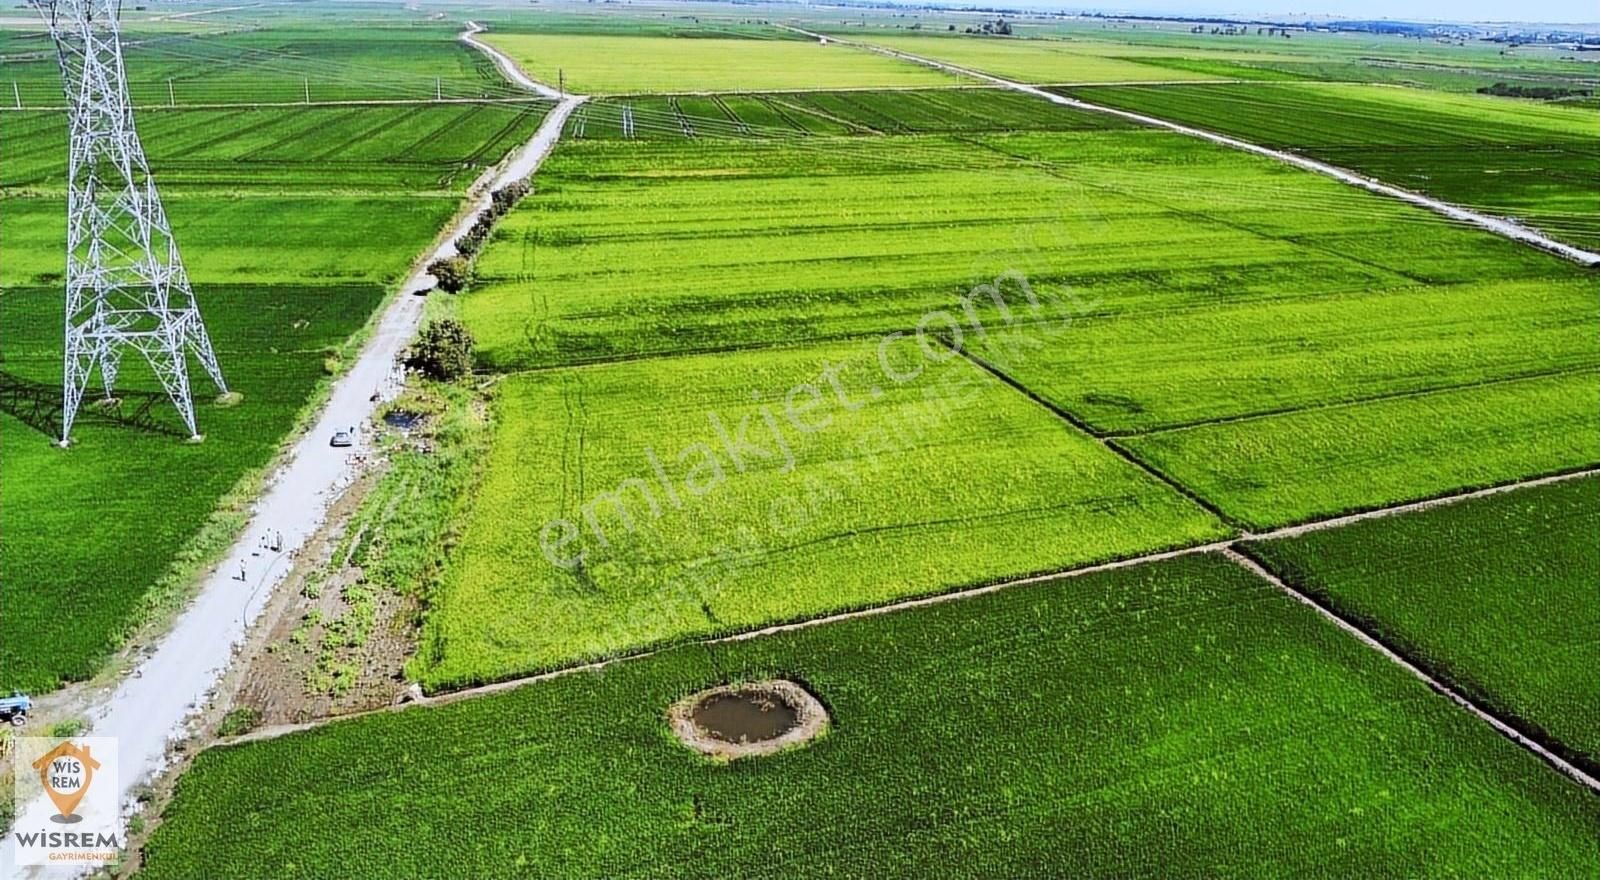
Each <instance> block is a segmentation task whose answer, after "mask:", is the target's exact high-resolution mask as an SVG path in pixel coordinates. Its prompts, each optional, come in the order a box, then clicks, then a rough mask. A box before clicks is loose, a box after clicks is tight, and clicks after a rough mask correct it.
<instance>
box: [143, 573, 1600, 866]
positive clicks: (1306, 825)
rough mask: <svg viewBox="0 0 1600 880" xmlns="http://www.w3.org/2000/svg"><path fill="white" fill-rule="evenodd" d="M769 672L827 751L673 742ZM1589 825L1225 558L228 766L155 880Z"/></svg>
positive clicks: (1589, 804)
mask: <svg viewBox="0 0 1600 880" xmlns="http://www.w3.org/2000/svg"><path fill="white" fill-rule="evenodd" d="M772 674H780V675H785V676H789V677H792V678H796V679H798V680H801V681H803V682H805V683H806V684H807V685H808V686H809V687H810V688H812V689H813V690H814V691H815V692H816V693H817V695H818V696H819V697H820V698H821V699H822V700H823V701H824V702H825V703H826V704H827V706H828V708H829V710H830V711H831V713H832V715H833V719H834V725H835V726H834V728H833V730H832V731H831V732H830V733H828V735H827V736H825V737H824V738H823V739H821V740H819V741H817V742H816V743H814V744H812V745H811V746H809V747H807V748H803V749H800V750H797V751H792V752H788V753H785V754H782V755H779V756H776V757H772V758H765V759H760V760H758V761H748V762H737V763H735V764H733V765H723V764H717V763H713V762H710V761H708V760H705V759H703V758H701V757H700V756H698V755H696V754H693V753H691V752H689V751H688V750H687V749H685V748H683V747H682V746H680V745H678V744H677V743H676V742H675V741H674V740H673V739H672V737H671V735H670V734H669V732H668V729H667V726H666V723H665V720H664V718H663V713H664V710H665V707H666V706H667V705H668V704H669V703H670V702H672V701H673V700H675V699H677V698H679V697H681V696H683V695H684V694H687V693H691V692H693V691H696V690H698V689H700V688H703V687H706V686H709V685H713V684H716V683H718V682H720V681H723V680H727V679H732V680H739V679H743V678H753V677H761V676H768V675H772ZM508 767H512V768H515V772H512V773H508V772H507V768H508ZM220 816H226V817H228V821H227V822H225V823H224V822H219V821H217V817H220ZM1597 824H1600V802H1597V801H1596V800H1595V798H1594V797H1593V796H1592V795H1591V794H1589V793H1588V792H1585V791H1583V790H1582V789H1580V788H1578V787H1576V786H1574V785H1572V784H1571V783H1569V782H1568V781H1567V780H1565V779H1564V778H1562V777H1561V776H1559V775H1557V774H1555V773H1553V772H1551V771H1550V770H1549V768H1547V767H1545V766H1544V765H1543V764H1541V763H1540V762H1539V761H1538V759H1536V758H1534V757H1533V756H1531V755H1529V754H1527V753H1525V752H1523V751H1522V750H1521V749H1519V748H1518V747H1516V746H1515V745H1513V744H1512V743H1511V742H1509V741H1508V740H1505V739H1503V738H1501V737H1500V736H1499V735H1498V734H1496V733H1494V732H1493V731H1492V730H1491V729H1489V728H1488V727H1487V726H1485V725H1483V724H1482V723H1480V722H1478V721H1477V720H1476V719H1474V718H1472V717H1471V716H1469V715H1467V714H1465V713H1462V712H1459V711H1457V710H1456V709H1455V708H1454V707H1453V706H1451V705H1450V704H1449V703H1448V702H1446V701H1444V700H1441V699H1440V698H1438V696H1437V695H1435V694H1434V693H1432V692H1431V691H1430V690H1429V689H1428V688H1427V687H1426V686H1424V685H1423V684H1422V683H1421V682H1418V681H1416V680H1414V679H1412V678H1410V677H1409V676H1407V675H1406V674H1405V673H1404V672H1402V671H1400V670H1399V669H1398V668H1396V667H1395V666H1393V665H1391V664H1390V663H1388V661H1386V660H1384V659H1383V658H1382V657H1380V656H1378V655H1377V654H1375V653H1373V652H1371V651H1369V650H1367V649H1366V648H1365V647H1363V646H1362V645H1361V644H1359V643H1358V642H1355V641H1354V640H1352V639H1350V638H1348V637H1347V636H1346V635H1345V634H1343V633H1342V632H1340V631H1338V630H1336V629H1335V628H1333V627H1332V626H1330V625H1328V624H1327V623H1325V622H1324V621H1323V620H1321V619H1320V618H1319V617H1317V616H1316V615H1315V613H1314V612H1312V611H1310V610H1309V609H1307V608H1305V607H1304V606H1301V605H1299V604H1297V603H1295V602H1293V601H1291V600H1290V599H1288V598H1287V597H1285V596H1284V595H1282V594H1281V593H1278V592H1276V591H1275V590H1274V589H1273V588H1271V587H1270V586H1268V585H1267V584H1265V583H1264V582H1262V581H1260V580H1257V579H1255V578H1253V577H1251V576H1249V575H1248V574H1247V573H1246V572H1245V571H1244V570H1243V569H1241V568H1238V567H1236V566H1232V565H1230V564H1229V563H1226V562H1224V561H1222V560H1220V559H1217V558H1214V557H1209V556H1208V557H1190V558H1187V559H1181V560H1173V561H1171V562H1168V563H1164V564H1161V565H1157V566H1142V567H1138V568H1133V569H1126V570H1122V571H1117V572H1113V573H1107V574H1101V575H1090V576H1084V577H1080V578H1074V579H1070V580H1067V581H1064V582H1059V583H1053V584H1048V585H1037V586H1032V587H1026V588H1019V589H1013V590H1007V591H1002V592H999V593H994V594H989V595H985V596H979V597H975V598H972V599H969V600H962V601H958V602H953V603H947V604H943V605H936V606H932V607H927V608H920V609H915V610H910V611H905V612H900V613H895V614H889V615H883V616H873V617H866V618H862V619H857V620H851V621H846V622H841V623H834V624H828V625H825V626H819V627H815V628H811V629H806V630H802V631H798V632H790V633H784V634H779V635H775V636H772V637H768V638H762V639H758V640H752V641H745V642H737V643H731V644H725V645H712V646H709V647H699V646H696V647H693V648H685V649H682V650H676V651H671V652H668V653H666V654H663V655H660V656H656V657H652V658H647V659H644V660H640V661H629V662H624V663H622V664H619V665H614V666H612V667H609V668H608V669H606V670H605V671H604V672H603V673H601V674H578V675H572V676H569V677H564V678H560V679H557V680H554V681H548V682H543V683H540V684H536V685H532V686H527V687H523V688H518V689H516V690H513V691H510V692H506V693H500V694H495V695H492V696H484V697H480V698H476V699H472V700H467V701H463V702H459V703H455V704H453V705H448V706H443V707H438V708H428V709H408V710H405V711H402V712H397V713H380V714H377V715H373V716H370V717H367V718H362V719H359V720H354V721H347V722H338V723H334V724H332V725H329V726H326V727H323V728H320V729H318V730H315V731H312V732H308V733H301V734H294V735H290V736H286V737H283V738H281V739H276V740H272V741H268V742H263V743H253V744H248V745H243V746H238V747H224V748H217V749H212V750H210V751H208V752H206V753H204V754H202V755H201V756H200V757H199V759H198V760H197V761H196V762H195V764H194V766H193V768H192V769H191V770H190V771H189V772H188V773H187V774H186V775H185V776H184V778H183V780H182V781H181V783H180V784H179V787H178V792H177V795H176V798H175V800H174V801H173V803H172V804H171V806H170V807H169V808H168V810H167V812H166V818H165V820H164V821H163V822H162V824H161V825H160V827H159V828H158V829H157V831H156V833H155V836H154V838H153V840H152V841H151V843H150V844H149V846H148V847H147V849H146V851H145V863H144V873H143V874H142V875H141V876H144V877H147V878H150V880H161V878H168V877H173V878H176V877H190V876H194V875H195V874H196V873H197V872H201V873H204V874H206V875H207V876H209V877H218V878H223V877H233V876H238V877H244V876H252V875H253V872H254V871H255V870H256V869H257V868H258V867H259V866H261V865H272V866H274V871H275V872H276V874H277V875H278V876H283V877H311V876H319V875H320V874H321V873H323V869H324V866H327V865H338V866H340V867H339V870H340V873H341V875H342V876H346V877H351V878H360V877H393V876H397V875H398V876H417V877H422V876H443V875H456V874H461V873H467V874H471V875H472V876H475V877H529V876H536V877H544V876H563V877H644V876H661V875H663V874H666V875H671V876H705V877H713V876H715V877H786V876H795V875H808V876H809V875H821V874H836V875H839V876H869V875H870V876H874V877H928V876H933V875H937V876H942V877H995V876H1017V875H1044V876H1075V877H1076V876H1148V875H1157V874H1159V875H1178V876H1218V875H1225V876H1246V877H1276V876H1312V875H1317V876H1379V875H1391V874H1395V875H1405V876H1452V875H1459V876H1507V875H1521V874H1525V873H1528V872H1529V871H1530V869H1532V870H1534V871H1535V872H1536V873H1539V874H1542V875H1545V876H1552V877H1581V876H1590V875H1593V874H1594V873H1595V872H1597V871H1600V853H1597V851H1596V849H1595V846H1594V829H1595V827H1596V825H1597ZM350 829H360V832H359V833H351V831H350Z"/></svg>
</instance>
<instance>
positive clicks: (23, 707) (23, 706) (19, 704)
mask: <svg viewBox="0 0 1600 880" xmlns="http://www.w3.org/2000/svg"><path fill="white" fill-rule="evenodd" d="M32 708H33V700H32V699H31V698H29V697H28V695H27V694H25V693H22V692H21V691H13V692H12V694H11V696H9V697H0V722H4V723H6V724H10V725H11V726H12V727H21V726H22V725H24V724H27V723H28V712H29V710H31V709H32Z"/></svg>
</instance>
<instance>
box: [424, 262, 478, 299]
mask: <svg viewBox="0 0 1600 880" xmlns="http://www.w3.org/2000/svg"><path fill="white" fill-rule="evenodd" d="M428 274H429V275H432V276H433V277H434V279H435V280H437V281H438V282H439V289H440V290H442V291H444V292H445V293H460V292H461V291H462V289H463V288H465V287H466V286H467V282H468V281H469V280H470V279H471V277H472V266H471V265H470V264H469V263H467V261H466V259H465V258H463V257H448V258H446V259H443V260H434V261H433V262H432V263H429V264H428Z"/></svg>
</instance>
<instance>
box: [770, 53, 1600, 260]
mask: <svg viewBox="0 0 1600 880" xmlns="http://www.w3.org/2000/svg"><path fill="white" fill-rule="evenodd" d="M789 29H790V30H792V31H795V32H796V33H801V34H805V35H806V36H809V37H813V38H816V39H818V40H832V41H834V42H839V43H845V44H848V45H853V46H858V47H861V48H866V49H871V50H872V51H874V52H881V53H883V54H885V55H889V56H892V57H895V58H900V59H904V60H906V61H912V62H915V63H917V64H922V65H926V66H928V67H932V68H935V69H938V70H944V71H947V72H950V73H954V74H957V75H959V76H969V77H973V78H976V79H980V80H986V81H988V82H992V83H995V84H996V85H1000V86H1004V87H1006V88H1008V89H1014V90H1016V91H1019V92H1025V93H1027V94H1030V95H1034V96H1036V97H1039V98H1043V99H1044V100H1046V101H1049V102H1051V103H1053V104H1060V105H1061V106H1063V107H1072V108H1074V109H1077V110H1087V111H1090V112H1094V113H1106V114H1110V115H1112V116H1118V117H1121V118H1123V119H1128V120H1132V121H1134V122H1137V123H1139V124H1141V125H1149V126H1154V127H1157V128H1164V129H1166V130H1168V131H1174V132H1177V133H1179V134H1184V135H1188V136H1190V137H1197V138H1202V139H1204V140H1208V141H1211V142H1212V143H1216V144H1221V145H1222V146H1225V147H1231V148H1233V149H1236V150H1244V151H1245V152H1249V153H1255V154H1257V155H1260V156H1266V157H1268V158H1271V159H1276V160H1278V161H1279V162H1284V163H1287V164H1289V165H1293V166H1295V167H1297V168H1304V169H1305V170H1307V171H1313V172H1316V173H1317V174H1322V175H1326V176H1328V177H1332V178H1334V179H1336V180H1339V181H1342V182H1344V183H1348V184H1350V185H1351V186H1358V187H1360V188H1362V189H1365V190H1368V191H1370V192H1374V193H1378V194H1379V195H1384V196H1389V197H1390V198H1395V199H1399V200H1401V201H1403V202H1408V203H1410V204H1413V205H1416V206H1418V207H1421V208H1426V209H1428V210H1429V211H1433V212H1434V213H1436V214H1442V215H1443V216H1445V217H1448V218H1449V219H1451V220H1455V221H1457V222H1461V223H1470V224H1472V225H1473V226H1477V227H1480V228H1482V229H1486V230H1488V231H1490V232H1493V233H1495V234H1496V235H1501V236H1504V237H1506V238H1509V239H1511V240H1513V241H1517V242H1521V243H1523V244H1527V245H1532V246H1533V247H1536V248H1540V249H1541V250H1546V251H1549V252H1551V253H1554V254H1558V255H1560V256H1562V257H1565V258H1566V259H1569V260H1572V261H1573V262H1576V263H1579V264H1582V265H1584V266H1600V254H1597V253H1594V252H1593V251H1587V250H1584V249H1583V248H1579V247H1574V246H1572V245H1570V244H1567V243H1565V242H1561V241H1556V240H1555V239H1553V238H1550V237H1548V236H1546V235H1543V234H1541V233H1539V232H1536V231H1534V230H1531V229H1528V228H1526V227H1523V226H1519V225H1517V224H1516V223H1512V222H1510V221H1507V220H1502V219H1500V218H1498V217H1491V216H1489V215H1487V214H1480V213H1478V212H1476V211H1469V210H1467V209H1466V208H1462V207H1460V206H1458V205H1452V204H1450V203H1448V202H1442V201H1439V200H1438V199H1432V198H1429V197H1427V196H1424V195H1420V194H1418V193H1414V192H1411V191H1410V190H1406V189H1401V188H1400V187H1397V186H1391V185H1389V184H1387V183H1383V182H1381V181H1378V180H1374V179H1372V178H1370V177H1363V176H1362V175H1359V174H1356V173H1354V172H1352V171H1348V170H1346V169H1343V168H1339V167H1336V166H1334V165H1329V164H1327V163H1326V162H1319V161H1317V160H1315V159H1308V158H1306V157H1304V156H1298V155H1295V154H1294V153H1288V152H1285V151H1283V150H1274V149H1271V148H1270V147H1263V146H1261V145H1259V144H1253V143H1250V142H1249V141H1243V140H1239V139H1238V138H1233V137H1228V136H1227V135H1222V134H1217V133H1216V132H1213V131H1206V130H1205V129H1201V128H1193V127H1191V126H1187V125H1181V124H1179V123H1176V122H1170V121H1168V120H1165V119H1160V118H1157V117H1155V116H1147V115H1145V114H1143V113H1134V112H1131V111H1128V110H1118V109H1116V108H1114V107H1105V106H1102V105H1099V104H1091V103H1089V102H1088V101H1082V100H1079V99H1077V98H1068V97H1065V96H1062V95H1057V94H1055V93H1053V92H1049V91H1046V90H1045V89H1042V88H1039V87H1037V86H1030V85H1027V84H1025V83H1019V82H1014V81H1012V80H1008V79H1004V78H1002V77H998V76H994V75H992V74H987V73H983V72H982V71H977V70H970V69H967V68H964V67H958V66H956V65H954V64H946V63H945V62H942V61H936V60H934V59H931V58H923V57H921V56H919V55H912V54H910V53H907V52H901V51H899V50H896V49H889V48H886V47H883V46H875V45H872V44H871V43H859V42H855V41H853V40H843V39H839V38H837V37H829V36H826V35H824V34H819V33H815V32H813V31H808V30H803V29H801V28H794V27H791V28H789Z"/></svg>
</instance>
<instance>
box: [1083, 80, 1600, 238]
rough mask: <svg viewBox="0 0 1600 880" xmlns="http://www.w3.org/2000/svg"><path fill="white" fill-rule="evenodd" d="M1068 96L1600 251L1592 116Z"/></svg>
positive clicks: (1263, 88) (1408, 102)
mask: <svg viewBox="0 0 1600 880" xmlns="http://www.w3.org/2000/svg"><path fill="white" fill-rule="evenodd" d="M1068 93H1069V94H1071V95H1072V96H1073V97H1078V98H1082V99H1084V100H1086V101H1092V102H1095V103H1100V104H1107V105H1110V106H1114V107H1120V108H1123V109H1127V110H1135V111H1138V112H1140V113H1148V114H1150V115H1153V116H1159V117H1161V118H1164V119H1171V120H1173V121H1176V122H1184V123H1188V124H1191V125H1196V126H1199V127H1202V128H1207V129H1211V130H1214V131H1220V132H1224V133H1226V134H1231V135H1235V136H1237V137H1240V138H1243V139H1245V140H1249V141H1252V142H1255V143H1260V144H1265V145H1267V146H1272V147H1280V148H1286V149H1292V150H1295V151H1297V152H1301V153H1304V154H1306V155H1308V156H1312V157H1314V158H1317V159H1322V160H1324V161H1327V162H1331V163H1333V164H1335V165H1339V166H1342V167H1345V168H1350V169H1353V170H1356V171H1360V172H1362V173H1364V174H1369V175H1371V176H1373V177H1376V178H1378V179H1380V180H1383V181H1386V182H1388V183H1392V184H1395V185H1398V186H1402V187H1406V188H1408V189H1413V190H1418V191H1421V192H1426V193H1428V194H1430V195H1434V196H1437V197H1439V198H1441V199H1444V200H1445V201H1449V202H1454V203H1456V204H1460V205H1463V206H1466V207H1471V208H1476V209H1479V210H1483V211H1488V212H1490V213H1494V214H1501V215H1505V216H1509V217H1514V218H1517V219H1519V220H1521V221H1523V222H1525V223H1527V224H1528V225H1530V226H1536V227H1538V228H1540V229H1542V230H1544V231H1545V232H1547V233H1549V234H1550V235H1553V236H1555V237H1557V238H1561V239H1564V240H1566V241H1570V242H1572V243H1573V244H1577V245H1582V246H1584V247H1588V248H1591V249H1592V248H1595V247H1597V246H1600V177H1597V176H1596V175H1595V169H1596V168H1597V167H1600V140H1597V138H1596V137H1595V134H1596V126H1595V120H1594V113H1593V111H1592V109H1586V108H1582V107H1568V106H1562V105H1558V104H1539V103H1535V102H1532V101H1520V100H1513V99H1508V98H1494V97H1487V96H1483V95H1454V94H1444V93H1440V92H1433V91H1424V90H1421V89H1404V88H1384V87H1380V86H1366V85H1329V84H1313V83H1295V84H1281V85H1262V84H1254V85H1186V86H1178V87H1173V86H1163V87H1159V88H1158V87H1136V86H1126V87H1094V88H1082V89H1071V90H1068Z"/></svg>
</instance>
